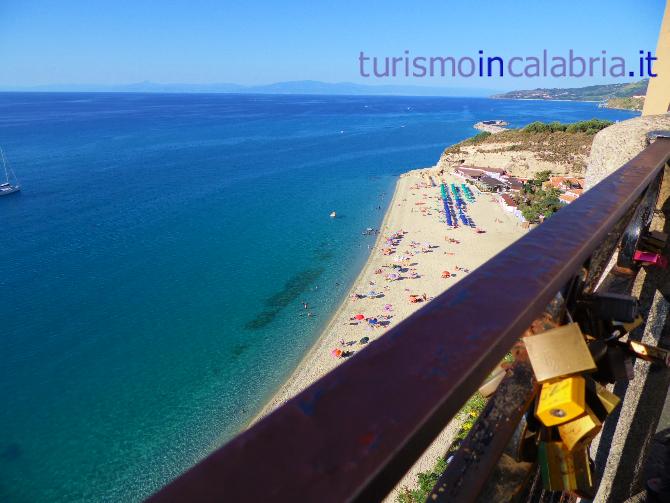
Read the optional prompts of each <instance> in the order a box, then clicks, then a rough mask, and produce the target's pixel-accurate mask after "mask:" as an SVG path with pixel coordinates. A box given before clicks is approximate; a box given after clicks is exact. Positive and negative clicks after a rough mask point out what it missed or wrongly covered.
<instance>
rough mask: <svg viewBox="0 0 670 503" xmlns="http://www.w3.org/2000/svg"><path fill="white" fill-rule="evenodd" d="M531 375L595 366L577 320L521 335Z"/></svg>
mask: <svg viewBox="0 0 670 503" xmlns="http://www.w3.org/2000/svg"><path fill="white" fill-rule="evenodd" d="M523 342H524V344H525V345H526V351H527V352H528V359H529V360H530V364H531V366H532V367H533V372H534V373H535V379H537V381H538V382H540V383H543V382H547V381H549V380H551V379H556V378H558V377H563V376H567V375H570V374H578V373H581V372H586V371H592V370H595V369H596V364H595V362H594V361H593V357H592V356H591V353H590V352H589V348H588V347H587V346H586V341H585V340H584V335H583V334H582V332H581V330H580V329H579V325H578V324H577V323H570V324H568V325H563V326H561V327H558V328H554V329H552V330H547V331H546V332H542V333H540V334H536V335H530V336H527V337H523Z"/></svg>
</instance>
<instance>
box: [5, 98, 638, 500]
mask: <svg viewBox="0 0 670 503" xmlns="http://www.w3.org/2000/svg"><path fill="white" fill-rule="evenodd" d="M633 115H634V114H633V113H629V112H623V111H615V110H606V109H599V108H597V107H596V105H595V104H593V103H569V102H542V101H504V100H489V99H475V98H472V99H470V98H425V97H422V98H418V97H417V98H410V97H369V96H357V97H343V96H337V97H325V96H269V95H197V94H194V95H156V94H66V93H60V94H59V93H54V94H38V93H34V94H19V93H17V94H0V145H1V146H2V147H3V148H4V150H5V152H6V155H7V157H8V159H9V161H10V163H11V165H12V166H13V168H14V171H15V172H16V174H17V176H18V178H19V180H20V182H21V184H22V186H23V190H22V192H21V193H19V194H14V195H11V196H7V197H3V198H0V219H1V222H2V223H1V226H2V227H1V231H0V232H1V233H0V236H1V237H0V239H1V246H0V292H1V296H0V321H1V324H0V397H2V398H1V399H2V405H1V406H0V501H11V502H31V503H32V502H65V501H67V502H72V501H138V500H141V499H142V498H143V497H146V496H147V495H148V494H150V493H151V492H152V491H154V490H156V489H157V488H159V487H161V486H162V485H163V484H165V483H166V482H167V481H169V480H170V479H172V478H173V477H175V476H176V475H177V474H179V473H180V472H181V471H183V470H184V469H186V468H187V467H189V466H190V465H192V464H193V463H195V462H196V461H197V460H199V459H201V458H202V457H203V456H204V455H206V454H207V453H208V452H210V451H211V449H213V448H214V447H215V446H217V445H220V444H221V443H222V442H224V441H225V440H226V439H229V438H230V437H231V436H233V435H235V433H236V432H238V431H239V430H240V428H242V427H243V426H244V425H245V424H247V422H248V421H249V420H250V419H251V418H253V416H254V415H255V414H256V413H257V412H258V410H259V409H260V408H261V407H262V406H263V404H264V402H265V401H266V400H267V399H268V398H269V397H270V396H271V395H272V393H273V392H274V391H275V390H276V389H277V387H278V386H279V385H280V384H281V382H282V381H283V380H284V379H285V378H286V377H287V376H288V374H290V372H291V371H292V370H293V369H294V367H295V365H296V364H297V363H298V361H299V360H300V359H301V357H302V356H303V354H304V353H305V352H306V351H307V350H308V348H309V347H310V345H311V344H312V343H313V342H314V340H315V339H316V338H317V337H318V335H319V331H320V329H321V328H323V326H324V324H325V323H326V322H327V321H328V318H329V316H330V314H331V313H332V312H333V311H334V310H335V309H336V307H337V305H338V304H339V302H340V301H341V300H342V298H343V296H344V295H345V294H346V291H347V289H348V288H349V286H350V285H351V283H352V281H353V279H354V278H355V276H356V274H357V272H358V270H359V269H360V267H361V265H362V264H363V263H364V261H365V259H366V257H367V253H368V245H369V244H371V243H372V240H373V239H374V238H373V237H367V236H363V235H361V231H362V230H363V229H365V228H366V227H376V226H378V225H379V224H380V222H381V219H382V217H383V213H384V211H385V210H386V208H387V205H388V203H389V199H390V196H391V195H392V192H393V189H394V184H395V181H396V177H397V176H398V175H399V174H400V173H402V172H403V171H406V170H408V169H412V168H416V167H422V166H428V165H432V164H434V163H435V162H436V161H437V159H438V157H439V155H440V153H441V151H442V150H443V149H444V147H446V146H447V145H449V144H452V143H454V142H457V141H459V140H462V139H464V138H466V137H468V136H471V135H473V134H474V133H476V131H475V130H473V129H472V125H473V124H474V123H475V122H477V121H480V120H486V119H498V118H500V119H505V120H508V121H509V122H510V123H511V125H512V126H522V125H525V124H527V123H529V122H532V121H535V120H544V121H551V120H561V121H564V122H568V121H575V120H581V119H590V118H593V117H598V118H606V119H612V120H622V119H627V118H629V117H632V116H633ZM331 211H336V212H337V215H338V216H337V218H335V219H331V218H329V214H330V212H331ZM303 301H306V302H309V304H310V305H311V306H312V311H313V312H314V314H315V316H314V317H313V318H307V317H306V316H304V309H303V308H302V302H303Z"/></svg>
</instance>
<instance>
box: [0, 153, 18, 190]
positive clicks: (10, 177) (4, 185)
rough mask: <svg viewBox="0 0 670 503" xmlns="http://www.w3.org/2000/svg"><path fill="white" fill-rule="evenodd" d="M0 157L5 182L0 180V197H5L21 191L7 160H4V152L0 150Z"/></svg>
mask: <svg viewBox="0 0 670 503" xmlns="http://www.w3.org/2000/svg"><path fill="white" fill-rule="evenodd" d="M0 157H1V158H2V166H3V168H4V173H5V180H4V181H2V180H1V179H0V196H6V195H9V194H13V193H14V192H18V191H19V190H21V186H20V185H19V181H18V180H17V179H16V175H15V174H14V171H12V168H11V166H10V165H9V164H7V159H6V158H5V152H4V151H3V150H2V149H1V148H0Z"/></svg>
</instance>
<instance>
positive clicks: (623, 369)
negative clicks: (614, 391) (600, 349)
mask: <svg viewBox="0 0 670 503" xmlns="http://www.w3.org/2000/svg"><path fill="white" fill-rule="evenodd" d="M597 365H598V370H597V371H596V372H594V373H593V374H592V377H593V378H594V379H595V380H596V381H599V382H608V383H615V382H616V381H619V380H631V379H632V378H633V375H634V374H633V359H632V358H631V357H630V356H629V354H628V351H627V349H625V348H624V347H622V346H621V345H620V344H619V343H618V341H610V342H609V343H607V350H606V352H605V355H604V356H603V357H602V358H600V359H599V360H598V361H597Z"/></svg>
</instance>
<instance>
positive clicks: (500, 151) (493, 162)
mask: <svg viewBox="0 0 670 503" xmlns="http://www.w3.org/2000/svg"><path fill="white" fill-rule="evenodd" d="M592 139H593V136H591V135H587V134H581V133H579V134H575V133H551V134H542V135H531V136H528V135H525V136H524V135H523V134H522V133H519V132H517V131H509V132H503V133H499V134H497V135H495V136H494V137H488V138H486V139H484V140H483V141H475V142H472V140H470V143H469V141H468V140H466V141H465V142H463V143H460V144H457V145H454V146H453V147H450V148H448V149H446V150H445V151H444V152H443V154H442V155H441V156H440V160H439V161H438V163H437V167H438V168H439V169H440V170H444V171H451V170H452V169H453V168H455V167H457V166H460V165H466V166H480V167H485V168H504V169H505V170H507V172H508V173H511V174H512V175H514V176H519V177H524V178H525V177H532V176H533V175H534V174H535V173H537V172H539V171H544V170H550V171H551V172H552V173H555V174H560V175H572V176H582V175H583V174H584V170H585V168H586V161H587V159H588V157H589V153H590V150H591V140H592Z"/></svg>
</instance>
